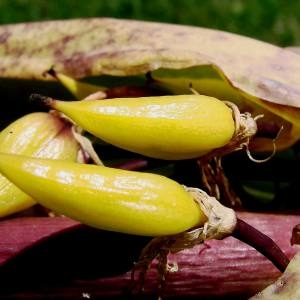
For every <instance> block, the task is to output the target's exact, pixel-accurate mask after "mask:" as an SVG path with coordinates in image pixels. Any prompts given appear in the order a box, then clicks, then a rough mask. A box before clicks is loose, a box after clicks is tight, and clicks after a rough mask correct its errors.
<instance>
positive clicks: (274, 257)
mask: <svg viewBox="0 0 300 300" xmlns="http://www.w3.org/2000/svg"><path fill="white" fill-rule="evenodd" d="M232 236H233V237H235V238H236V239H238V240H240V241H242V242H244V243H246V244H248V245H249V246H251V247H253V248H255V249H256V250H257V251H258V252H260V253H261V254H263V255H264V256H265V257H266V258H268V259H269V260H270V261H271V262H272V263H273V264H274V265H275V266H276V267H277V268H278V269H279V270H280V271H281V272H282V273H283V272H284V271H285V269H286V267H287V265H288V264H289V259H288V258H287V257H286V255H285V254H284V253H283V251H282V250H281V249H280V248H279V246H278V245H277V244H276V243H275V242H274V241H273V240H272V239H271V238H270V237H268V236H267V235H265V234H264V233H262V232H260V231H259V230H257V229H255V228H254V227H252V226H251V225H249V224H248V223H246V222H244V221H243V220H241V219H239V218H237V223H236V227H235V229H234V231H233V233H232Z"/></svg>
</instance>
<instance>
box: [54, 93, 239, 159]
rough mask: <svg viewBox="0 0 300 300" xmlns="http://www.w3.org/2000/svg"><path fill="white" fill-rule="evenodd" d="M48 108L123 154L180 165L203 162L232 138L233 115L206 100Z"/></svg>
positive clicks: (87, 103)
mask: <svg viewBox="0 0 300 300" xmlns="http://www.w3.org/2000/svg"><path fill="white" fill-rule="evenodd" d="M50 102H51V103H48V104H49V106H50V107H51V108H53V109H56V110H58V111H60V112H62V113H64V114H65V115H67V116H68V117H69V118H71V119H72V120H73V121H74V123H76V124H77V125H79V126H80V127H82V128H83V129H84V130H86V131H88V132H90V133H91V134H93V135H95V136H97V137H99V138H101V139H102V140H104V141H106V142H108V143H111V144H113V145H115V146H118V147H120V148H123V149H126V150H129V151H132V152H136V153H140V154H143V155H146V156H150V157H154V158H160V159H168V160H177V159H188V158H194V157H199V156H201V155H203V154H205V153H207V152H210V151H211V150H213V149H215V148H219V147H222V146H224V145H225V144H226V143H228V141H229V140H230V139H231V138H232V136H233V134H234V131H235V124H234V120H233V117H232V111H231V109H230V108H228V107H227V105H226V104H225V103H223V102H222V101H220V100H218V99H216V98H213V97H207V96H203V95H178V96H161V97H145V98H120V99H111V100H109V101H97V100H90V101H72V102H68V101H58V100H53V101H50Z"/></svg>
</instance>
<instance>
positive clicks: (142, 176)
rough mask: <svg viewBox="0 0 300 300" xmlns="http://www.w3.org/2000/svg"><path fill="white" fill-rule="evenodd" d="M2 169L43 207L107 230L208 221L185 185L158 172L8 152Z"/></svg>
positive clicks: (164, 231) (155, 230)
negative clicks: (121, 168)
mask: <svg viewBox="0 0 300 300" xmlns="http://www.w3.org/2000/svg"><path fill="white" fill-rule="evenodd" d="M0 171H1V172H2V173H3V174H4V175H5V176H6V177H7V178H9V179H10V180H11V181H12V182H14V183H15V184H16V185H17V186H18V187H20V188H21V189H22V190H24V192H26V193H28V194H29V195H31V196H32V197H33V198H34V199H36V200H37V201H38V202H39V203H40V204H42V205H43V206H45V207H48V208H49V209H52V210H53V211H55V212H58V213H61V214H64V215H66V216H69V217H71V218H74V219H76V220H79V221H81V222H83V223H85V224H88V225H91V226H93V227H97V228H100V229H104V230H111V231H118V232H124V233H129V234H139V235H148V236H158V235H169V234H176V233H179V232H182V231H185V230H187V229H190V228H192V227H194V226H197V225H203V224H204V223H205V222H206V220H207V218H206V216H205V214H204V213H203V212H202V211H201V209H200V207H199V206H198V205H197V204H196V202H195V201H194V198H193V197H192V196H191V194H190V193H188V192H187V191H186V190H185V189H184V187H183V186H181V185H180V184H178V183H177V182H175V181H173V180H171V179H169V178H167V177H164V176H161V175H157V174H150V173H142V172H134V171H125V170H120V169H114V168H108V167H104V166H96V165H89V164H79V163H74V162H68V161H58V160H49V159H41V158H33V157H26V156H20V155H13V154H3V153H0Z"/></svg>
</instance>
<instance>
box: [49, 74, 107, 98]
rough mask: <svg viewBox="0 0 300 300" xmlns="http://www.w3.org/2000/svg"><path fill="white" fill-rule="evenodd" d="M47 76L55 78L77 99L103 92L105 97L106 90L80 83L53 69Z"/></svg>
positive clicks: (101, 87)
mask: <svg viewBox="0 0 300 300" xmlns="http://www.w3.org/2000/svg"><path fill="white" fill-rule="evenodd" d="M48 74H50V75H51V76H53V77H54V78H56V79H57V80H58V81H59V82H60V83H61V84H62V85H63V86H64V87H66V88H67V89H68V90H69V91H70V92H71V93H72V94H73V95H74V96H75V97H76V98H77V99H83V98H86V97H88V96H89V95H91V94H94V93H98V92H103V95H104V97H105V90H106V88H105V87H103V86H98V85H94V84H90V83H86V82H82V81H78V80H75V79H74V78H72V77H70V76H67V75H65V74H63V73H59V72H55V71H54V70H53V69H50V70H49V71H48Z"/></svg>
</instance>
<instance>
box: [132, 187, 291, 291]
mask: <svg viewBox="0 0 300 300" xmlns="http://www.w3.org/2000/svg"><path fill="white" fill-rule="evenodd" d="M185 189H186V191H187V192H189V193H190V194H191V195H192V196H193V198H194V200H195V202H196V203H197V204H198V205H199V207H200V209H201V210H202V211H203V212H204V214H205V215H206V217H207V221H206V222H205V223H204V224H203V225H201V226H199V227H196V228H192V229H191V230H188V231H186V232H182V233H180V234H176V235H171V236H162V237H156V238H154V239H153V240H152V241H150V243H149V244H148V245H147V246H146V247H145V248H144V249H143V251H142V252H141V255H140V258H139V260H138V262H137V263H136V264H135V266H134V268H133V270H132V273H131V279H132V286H131V288H132V290H133V291H134V290H138V291H139V292H141V291H142V290H143V286H144V282H145V276H146V273H147V271H148V270H149V267H150V264H151V262H152V261H153V260H154V259H157V261H158V264H157V270H158V274H159V288H160V292H162V291H163V288H164V285H165V281H166V275H167V273H168V272H176V271H177V270H178V266H177V264H176V263H172V264H169V262H168V254H169V253H176V252H179V251H181V250H184V249H187V248H192V247H194V246H196V245H199V244H201V243H204V242H205V241H207V240H210V239H219V240H221V239H223V238H225V237H227V236H233V237H235V238H237V239H238V240H240V241H242V242H245V243H247V244H248V245H250V246H252V247H253V248H255V249H256V250H257V251H259V252H260V253H261V254H263V255H264V256H265V257H267V258H268V259H269V260H270V261H271V262H272V263H273V264H274V265H275V266H276V267H277V268H278V269H279V270H280V271H281V272H283V271H284V270H285V269H286V267H287V265H288V263H289V260H288V258H287V257H286V256H285V254H284V253H283V252H282V250H281V249H280V248H279V247H278V246H277V244H276V243H275V242H274V241H273V240H272V239H270V238H269V237H268V236H266V235H265V234H263V233H261V232H260V231H258V230H257V229H255V228H253V227H252V226H251V225H249V224H247V223H246V222H244V221H243V220H241V219H239V218H237V217H236V214H235V212H234V210H233V209H231V208H228V207H225V206H223V205H222V204H221V203H220V202H219V201H218V200H217V199H216V198H214V197H211V196H209V195H208V194H207V193H205V192H204V191H202V190H200V189H198V188H188V187H185Z"/></svg>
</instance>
